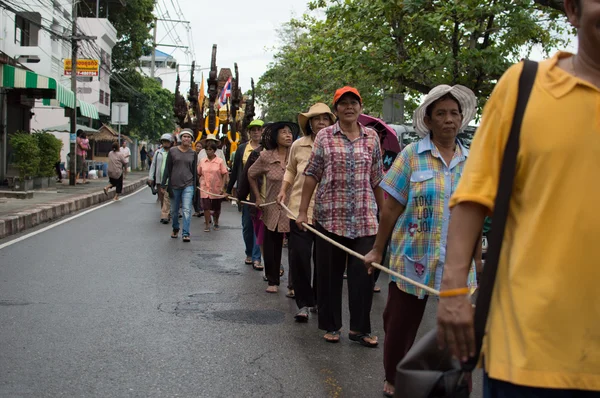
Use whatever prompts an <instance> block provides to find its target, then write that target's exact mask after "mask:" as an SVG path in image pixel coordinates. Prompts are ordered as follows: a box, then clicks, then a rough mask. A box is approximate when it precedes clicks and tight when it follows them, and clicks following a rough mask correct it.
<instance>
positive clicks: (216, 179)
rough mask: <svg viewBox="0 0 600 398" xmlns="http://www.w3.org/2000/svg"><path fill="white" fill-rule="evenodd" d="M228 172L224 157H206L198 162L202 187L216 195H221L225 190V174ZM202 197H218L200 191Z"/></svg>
mask: <svg viewBox="0 0 600 398" xmlns="http://www.w3.org/2000/svg"><path fill="white" fill-rule="evenodd" d="M226 174H227V167H225V163H224V162H223V159H221V158H219V157H217V156H215V157H214V159H212V160H210V159H208V158H204V159H202V160H200V162H199V163H198V175H199V176H201V177H202V178H201V179H200V188H201V189H202V190H204V191H207V192H210V193H213V194H215V195H221V192H223V186H224V185H225V178H224V176H225V175H226ZM200 197H201V198H202V199H207V198H210V199H216V198H213V197H210V195H209V194H207V193H204V192H202V191H200Z"/></svg>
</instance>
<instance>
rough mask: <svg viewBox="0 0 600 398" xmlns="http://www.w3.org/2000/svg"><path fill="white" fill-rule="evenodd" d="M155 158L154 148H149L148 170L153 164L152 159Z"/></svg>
mask: <svg viewBox="0 0 600 398" xmlns="http://www.w3.org/2000/svg"><path fill="white" fill-rule="evenodd" d="M153 159H154V150H153V149H152V148H150V149H148V170H150V166H151V165H152V160H153Z"/></svg>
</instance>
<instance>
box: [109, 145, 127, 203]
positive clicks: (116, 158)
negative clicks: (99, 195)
mask: <svg viewBox="0 0 600 398" xmlns="http://www.w3.org/2000/svg"><path fill="white" fill-rule="evenodd" d="M124 165H125V156H123V153H121V151H120V150H119V143H118V142H113V143H112V151H110V152H109V153H108V185H107V186H106V187H104V193H105V194H106V195H108V190H109V189H111V188H113V187H114V188H115V197H114V200H119V195H120V194H121V192H122V191H123V166H124Z"/></svg>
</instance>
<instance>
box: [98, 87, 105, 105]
mask: <svg viewBox="0 0 600 398" xmlns="http://www.w3.org/2000/svg"><path fill="white" fill-rule="evenodd" d="M98 99H99V101H100V103H101V104H103V103H104V90H100V97H99V98H98Z"/></svg>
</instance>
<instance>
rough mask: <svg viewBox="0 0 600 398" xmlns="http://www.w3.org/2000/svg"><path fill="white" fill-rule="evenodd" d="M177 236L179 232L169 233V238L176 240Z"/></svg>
mask: <svg viewBox="0 0 600 398" xmlns="http://www.w3.org/2000/svg"><path fill="white" fill-rule="evenodd" d="M178 236H179V230H178V229H174V230H173V232H171V238H173V239H177V237H178Z"/></svg>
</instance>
